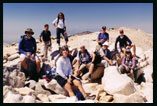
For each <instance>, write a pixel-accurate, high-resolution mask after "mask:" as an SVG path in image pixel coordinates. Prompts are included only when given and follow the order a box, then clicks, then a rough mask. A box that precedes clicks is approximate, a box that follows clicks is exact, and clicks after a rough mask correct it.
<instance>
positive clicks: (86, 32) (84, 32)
mask: <svg viewBox="0 0 157 106" xmlns="http://www.w3.org/2000/svg"><path fill="white" fill-rule="evenodd" d="M90 33H93V32H91V31H83V32H78V33H74V34H71V35H70V36H74V35H86V34H90Z"/></svg>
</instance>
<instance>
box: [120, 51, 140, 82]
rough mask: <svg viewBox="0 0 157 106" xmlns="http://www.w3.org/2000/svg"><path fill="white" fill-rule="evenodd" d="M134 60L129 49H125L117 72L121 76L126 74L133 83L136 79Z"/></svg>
mask: <svg viewBox="0 0 157 106" xmlns="http://www.w3.org/2000/svg"><path fill="white" fill-rule="evenodd" d="M136 69H137V68H136V59H135V57H133V56H132V53H131V51H130V49H126V55H125V57H124V58H123V59H122V64H121V65H120V67H119V71H120V73H121V74H124V73H127V74H128V75H129V76H130V77H131V78H132V79H133V80H134V81H135V79H136V77H134V76H135V72H136Z"/></svg>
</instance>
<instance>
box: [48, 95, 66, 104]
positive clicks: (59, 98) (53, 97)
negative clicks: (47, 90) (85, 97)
mask: <svg viewBox="0 0 157 106" xmlns="http://www.w3.org/2000/svg"><path fill="white" fill-rule="evenodd" d="M48 98H49V100H50V101H51V102H52V103H55V102H58V101H65V100H66V96H64V95H60V94H59V95H50V96H48Z"/></svg>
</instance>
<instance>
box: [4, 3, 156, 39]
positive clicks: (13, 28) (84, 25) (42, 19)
mask: <svg viewBox="0 0 157 106" xmlns="http://www.w3.org/2000/svg"><path fill="white" fill-rule="evenodd" d="M59 12H63V13H64V15H65V19H66V26H67V32H68V34H69V35H70V34H73V33H77V32H83V31H92V32H95V31H99V30H100V29H101V26H103V25H106V26H107V28H111V27H123V26H126V27H131V28H136V29H137V28H140V29H142V30H144V31H145V32H147V33H153V4H152V3H4V4H3V26H4V27H3V42H14V41H19V39H20V36H21V35H23V34H24V31H25V30H26V28H29V27H30V28H32V29H33V31H34V32H35V34H34V35H33V36H34V37H35V38H39V35H40V33H41V32H42V30H43V28H44V27H43V26H44V24H49V25H50V31H51V33H52V35H56V31H55V28H54V27H53V25H52V21H53V20H54V19H55V18H56V17H57V15H58V13H59Z"/></svg>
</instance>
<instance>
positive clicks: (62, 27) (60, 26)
mask: <svg viewBox="0 0 157 106" xmlns="http://www.w3.org/2000/svg"><path fill="white" fill-rule="evenodd" d="M57 19H58V18H56V19H55V20H54V21H53V22H52V24H57ZM65 23H66V21H65V20H64V23H63V19H59V22H58V24H57V27H58V28H60V29H64V25H65Z"/></svg>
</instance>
